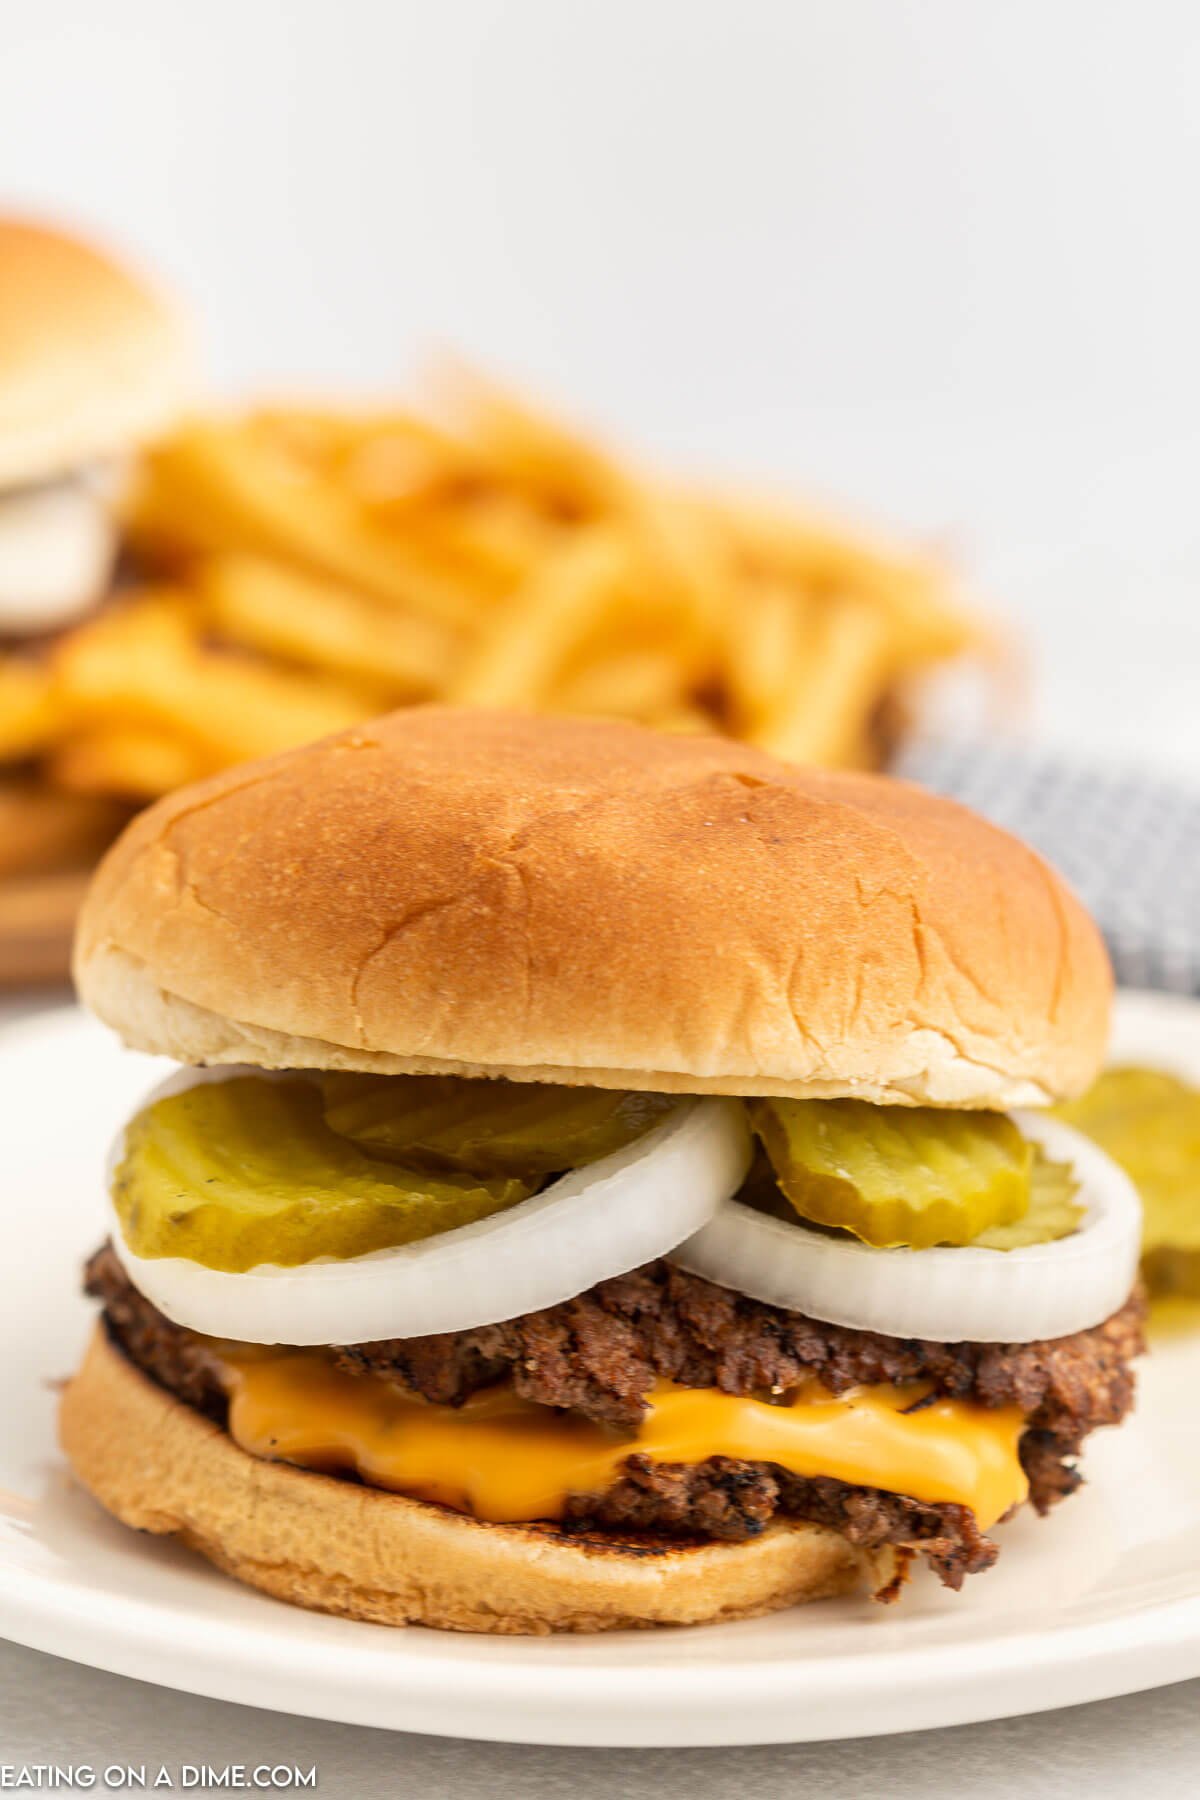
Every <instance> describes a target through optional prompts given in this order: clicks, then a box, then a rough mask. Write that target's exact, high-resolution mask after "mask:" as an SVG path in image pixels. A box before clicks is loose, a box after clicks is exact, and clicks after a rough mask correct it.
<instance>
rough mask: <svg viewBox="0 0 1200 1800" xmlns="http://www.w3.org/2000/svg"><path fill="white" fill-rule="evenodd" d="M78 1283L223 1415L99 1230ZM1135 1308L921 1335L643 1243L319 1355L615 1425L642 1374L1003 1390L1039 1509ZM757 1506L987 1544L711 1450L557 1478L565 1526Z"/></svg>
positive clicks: (127, 1338) (911, 1541)
mask: <svg viewBox="0 0 1200 1800" xmlns="http://www.w3.org/2000/svg"><path fill="white" fill-rule="evenodd" d="M86 1287H87V1291H88V1293H89V1294H92V1295H93V1296H95V1298H97V1299H98V1300H100V1301H101V1302H102V1304H103V1306H104V1311H105V1318H106V1320H107V1323H108V1327H109V1330H110V1331H111V1333H112V1334H113V1336H114V1337H115V1338H116V1340H117V1342H118V1343H119V1344H120V1345H121V1347H122V1348H123V1349H124V1350H125V1352H126V1354H127V1355H128V1356H129V1357H130V1359H131V1361H133V1362H134V1363H136V1364H137V1366H138V1367H139V1368H141V1369H142V1370H143V1371H144V1372H145V1373H146V1374H147V1375H149V1376H151V1377H152V1378H153V1379H154V1380H155V1381H157V1382H158V1383H159V1384H160V1385H161V1386H162V1387H164V1388H166V1389H168V1390H169V1391H170V1392H171V1393H173V1394H175V1395H177V1396H178V1397H179V1398H180V1399H181V1400H184V1401H186V1402H187V1403H188V1404H189V1405H191V1406H194V1407H196V1408H197V1409H198V1410H199V1411H201V1412H203V1413H205V1414H207V1415H208V1416H209V1417H210V1418H213V1419H215V1420H217V1421H218V1422H219V1423H222V1424H223V1423H224V1422H225V1416H226V1398H225V1391H224V1388H223V1387H222V1384H221V1379H220V1370H219V1365H218V1361H217V1356H216V1350H215V1346H214V1343H213V1341H212V1340H211V1339H208V1338H205V1337H202V1336H201V1335H200V1334H199V1333H197V1332H193V1331H189V1330H187V1329H186V1327H184V1326H181V1325H174V1324H172V1323H171V1322H170V1320H168V1319H166V1318H164V1317H163V1315H162V1314H161V1313H160V1312H158V1311H157V1310H156V1309H155V1307H153V1306H152V1305H151V1304H150V1302H149V1301H148V1300H146V1299H145V1298H144V1297H143V1296H142V1295H141V1294H140V1293H139V1292H138V1291H137V1289H136V1288H135V1287H133V1286H132V1284H131V1283H130V1281H129V1279H128V1277H127V1276H126V1274H125V1272H124V1270H123V1269H122V1267H121V1264H120V1262H119V1261H118V1259H117V1257H116V1255H115V1254H114V1252H113V1250H112V1248H111V1246H109V1245H105V1246H104V1247H103V1248H102V1249H101V1250H99V1251H97V1252H96V1254H95V1255H94V1256H93V1257H92V1259H91V1261H90V1262H89V1264H88V1268H87V1278H86ZM1143 1313H1144V1306H1143V1302H1142V1297H1141V1295H1140V1293H1135V1294H1133V1295H1132V1296H1131V1297H1130V1299H1129V1300H1128V1301H1127V1302H1126V1304H1125V1306H1123V1307H1122V1308H1121V1310H1120V1311H1119V1312H1117V1313H1114V1314H1113V1316H1112V1317H1111V1318H1110V1319H1107V1320H1106V1321H1105V1322H1104V1323H1103V1324H1102V1325H1098V1326H1096V1327H1095V1328H1094V1329H1093V1330H1091V1331H1081V1332H1076V1333H1075V1334H1073V1335H1072V1336H1071V1337H1065V1338H1055V1339H1050V1340H1047V1341H1045V1342H1042V1343H1036V1344H938V1343H932V1342H927V1341H924V1340H921V1339H916V1338H888V1337H882V1336H880V1335H879V1334H877V1333H875V1332H866V1331H853V1330H850V1329H849V1328H847V1327H844V1326H839V1325H826V1324H823V1323H821V1322H820V1321H818V1320H815V1319H809V1318H806V1317H804V1316H803V1315H802V1314H799V1313H790V1312H785V1311H783V1310H782V1309H781V1308H779V1307H773V1306H766V1305H763V1304H761V1303H760V1302H758V1301H756V1300H750V1299H747V1298H746V1297H745V1296H743V1295H740V1294H735V1293H733V1292H731V1291H730V1290H729V1289H727V1288H722V1287H718V1286H716V1285H715V1284H714V1283H713V1282H710V1281H705V1280H703V1279H702V1278H701V1277H700V1276H698V1275H689V1274H687V1273H685V1272H684V1271H683V1270H681V1269H677V1268H675V1267H674V1266H673V1265H672V1264H670V1263H667V1262H662V1261H659V1262H653V1263H648V1264H647V1265H646V1266H645V1267H644V1268H641V1269H635V1270H634V1271H633V1272H632V1273H631V1274H628V1275H620V1276H617V1277H615V1278H614V1279H612V1280H611V1281H603V1282H600V1283H599V1284H598V1285H597V1286H596V1287H594V1288H590V1289H589V1290H588V1291H587V1293H585V1294H581V1295H579V1296H578V1298H576V1299H574V1300H568V1301H565V1302H564V1303H563V1304H562V1305H561V1306H554V1307H550V1308H548V1309H547V1310H545V1311H544V1312H539V1313H529V1314H526V1315H524V1316H523V1317H521V1318H519V1319H512V1320H509V1321H507V1322H505V1323H503V1324H499V1325H486V1326H480V1327H477V1328H475V1329H473V1330H470V1331H458V1332H445V1333H442V1334H439V1335H438V1336H434V1337H424V1338H397V1339H392V1340H389V1341H387V1342H384V1343H371V1344H350V1345H345V1346H341V1347H339V1348H337V1349H336V1350H335V1352H334V1354H335V1356H336V1357H337V1359H338V1361H339V1362H340V1363H341V1364H342V1365H343V1367H346V1368H348V1369H351V1370H356V1371H360V1372H365V1371H369V1372H371V1373H373V1374H376V1375H380V1376H383V1377H384V1378H385V1379H387V1380H390V1381H394V1382H395V1383H397V1385H399V1386H402V1387H405V1388H408V1389H411V1390H413V1391H414V1392H416V1393H419V1394H422V1395H423V1396H424V1397H425V1398H426V1399H428V1400H432V1401H434V1402H437V1403H439V1404H442V1405H450V1406H456V1405H461V1404H462V1402H463V1401H464V1400H466V1399H467V1398H468V1396H469V1395H470V1394H472V1393H473V1392H475V1391H476V1390H477V1389H478V1388H480V1387H484V1386H487V1385H489V1384H491V1383H494V1382H497V1381H501V1380H505V1379H511V1380H512V1383H513V1385H514V1387H515V1389H516V1391H517V1392H518V1393H519V1394H521V1395H523V1396H524V1397H525V1398H526V1399H529V1400H531V1401H534V1402H535V1403H537V1404H539V1405H542V1406H549V1407H556V1408H562V1409H567V1410H570V1411H572V1412H578V1413H581V1414H583V1415H584V1416H585V1417H587V1418H590V1419H593V1420H595V1421H597V1422H599V1423H602V1424H606V1425H610V1426H614V1427H616V1428H617V1429H620V1430H625V1431H628V1432H630V1433H632V1432H634V1431H636V1429H637V1426H638V1424H639V1423H640V1421H641V1419H642V1418H643V1416H644V1414H645V1411H646V1404H647V1402H646V1396H647V1395H648V1393H649V1391H650V1389H651V1388H652V1387H653V1385H654V1383H655V1381H656V1380H658V1379H660V1378H666V1379H668V1380H671V1381H676V1382H679V1383H681V1384H682V1385H683V1386H686V1387H711V1388H718V1389H720V1390H722V1391H723V1392H725V1393H732V1394H748V1393H764V1392H765V1393H772V1394H784V1393H786V1392H787V1391H788V1390H789V1389H790V1388H793V1387H795V1386H796V1385H797V1384H798V1383H799V1382H801V1381H803V1380H804V1379H806V1378H809V1377H811V1376H814V1375H815V1376H817V1377H819V1379H820V1380H821V1381H822V1382H823V1383H824V1384H825V1386H826V1387H828V1388H829V1389H830V1390H831V1391H832V1392H834V1393H842V1392H844V1391H845V1390H846V1389H847V1388H849V1387H853V1386H856V1385H858V1384H860V1383H872V1382H916V1381H923V1382H929V1383H930V1384H931V1385H932V1389H933V1391H934V1392H935V1393H937V1394H939V1395H948V1396H953V1397H957V1398H969V1399H972V1400H974V1401H975V1402H977V1403H978V1404H981V1405H983V1406H1009V1405H1016V1406H1019V1407H1020V1408H1021V1409H1022V1411H1023V1412H1024V1413H1025V1415H1026V1417H1027V1419H1028V1426H1027V1429H1026V1431H1025V1433H1024V1435H1023V1436H1022V1439H1021V1460H1022V1463H1023V1465H1024V1468H1025V1472H1026V1474H1027V1476H1028V1477H1029V1486H1030V1499H1031V1500H1032V1502H1033V1504H1034V1505H1035V1506H1036V1507H1037V1509H1038V1511H1039V1512H1043V1513H1044V1512H1045V1511H1046V1510H1047V1509H1048V1508H1049V1507H1050V1506H1051V1505H1053V1504H1054V1502H1055V1501H1056V1500H1059V1499H1061V1498H1062V1497H1063V1496H1064V1495H1066V1494H1070V1493H1072V1492H1073V1491H1074V1490H1075V1488H1076V1487H1077V1486H1078V1485H1079V1482H1080V1479H1081V1477H1080V1476H1079V1474H1078V1473H1077V1471H1076V1470H1075V1468H1074V1458H1075V1457H1076V1455H1077V1454H1078V1452H1079V1449H1080V1446H1081V1445H1082V1443H1083V1440H1084V1438H1085V1437H1086V1436H1087V1434H1088V1433H1089V1432H1090V1431H1092V1430H1094V1429H1095V1427H1096V1426H1098V1425H1115V1424H1118V1423H1119V1422H1120V1420H1121V1419H1122V1418H1123V1417H1124V1416H1125V1414H1126V1413H1127V1412H1128V1410H1129V1408H1130V1405H1131V1404H1132V1400H1133V1387H1134V1377H1133V1372H1132V1369H1131V1368H1130V1363H1131V1361H1132V1359H1133V1358H1134V1357H1135V1356H1136V1355H1137V1354H1138V1353H1139V1352H1140V1350H1141V1349H1142V1348H1143V1344H1142V1318H1143ZM776 1517H780V1518H790V1519H803V1520H807V1521H810V1522H812V1523H815V1524H822V1525H828V1526H831V1527H832V1528H833V1529H834V1530H836V1531H838V1532H840V1533H842V1535H843V1536H845V1537H846V1538H848V1539H849V1540H850V1541H851V1542H852V1543H855V1544H858V1545H860V1546H862V1547H863V1548H869V1549H875V1548H880V1547H882V1546H884V1545H892V1546H895V1547H897V1548H899V1549H901V1550H903V1551H906V1552H908V1553H909V1554H910V1555H911V1554H912V1553H915V1552H918V1551H919V1552H920V1553H921V1554H922V1555H924V1556H925V1557H926V1558H927V1559H928V1561H929V1562H930V1564H931V1565H932V1566H933V1568H934V1569H936V1571H937V1573H938V1574H939V1575H940V1577H941V1579H942V1580H943V1581H944V1582H945V1583H946V1584H947V1586H949V1587H954V1588H958V1587H960V1586H961V1585H962V1581H963V1578H964V1576H966V1575H969V1574H974V1573H976V1572H978V1571H979V1570H981V1569H986V1568H989V1567H990V1566H991V1564H992V1563H993V1562H994V1561H995V1559H996V1555H997V1546H996V1545H995V1544H994V1543H993V1542H992V1541H991V1540H990V1539H989V1538H986V1537H984V1536H983V1535H982V1534H981V1533H980V1531H979V1529H978V1527H977V1525H976V1522H975V1518H974V1515H973V1514H972V1512H971V1511H970V1509H969V1508H967V1507H964V1506H955V1505H932V1504H927V1503H925V1502H923V1501H918V1500H912V1499H909V1498H907V1497H905V1496H903V1495H897V1494H890V1493H886V1492H884V1491H882V1490H880V1489H876V1488H866V1487H856V1486H853V1485H851V1484H849V1483H847V1482H843V1481H836V1480H833V1479H832V1478H826V1477H806V1476H798V1475H792V1474H790V1473H788V1471H787V1470H785V1469H782V1468H780V1467H778V1466H777V1465H775V1464H771V1463H755V1462H743V1461H739V1460H736V1459H734V1458H731V1457H720V1456H718V1457H710V1458H708V1460H707V1461H705V1462H702V1463H696V1464H672V1463H665V1464H663V1463H652V1462H651V1461H650V1460H649V1459H648V1458H647V1457H644V1456H639V1455H637V1454H636V1452H635V1453H633V1454H631V1455H630V1456H629V1457H628V1458H627V1460H626V1462H625V1465H624V1468H623V1472H622V1475H621V1479H620V1480H619V1481H617V1482H616V1483H615V1484H614V1485H613V1486H612V1487H610V1488H609V1489H608V1490H607V1491H606V1492H605V1493H602V1494H585V1495H575V1496H573V1497H572V1499H571V1500H570V1502H569V1504H568V1513H567V1525H568V1527H570V1526H572V1525H573V1526H576V1527H580V1528H586V1529H589V1530H593V1529H607V1530H613V1531H619V1530H625V1531H637V1532H654V1533H661V1534H666V1535H672V1536H686V1537H689V1538H695V1537H702V1538H716V1539H722V1540H726V1541H730V1542H737V1541H743V1540H745V1539H747V1538H751V1537H756V1536H757V1535H758V1534H759V1533H760V1532H762V1531H763V1530H765V1528H766V1527H767V1525H768V1524H770V1522H771V1520H772V1519H774V1518H776ZM887 1597H891V1590H889V1591H888V1595H887Z"/></svg>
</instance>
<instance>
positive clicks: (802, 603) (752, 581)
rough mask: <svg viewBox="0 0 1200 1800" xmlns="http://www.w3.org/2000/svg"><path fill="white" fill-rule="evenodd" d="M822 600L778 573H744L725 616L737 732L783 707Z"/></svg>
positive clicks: (811, 645) (810, 643) (808, 650)
mask: <svg viewBox="0 0 1200 1800" xmlns="http://www.w3.org/2000/svg"><path fill="white" fill-rule="evenodd" d="M819 616H820V602H819V601H817V600H816V599H814V597H813V596H812V594H811V593H808V592H806V591H805V590H804V589H802V588H799V587H797V586H795V584H794V583H792V582H791V581H789V580H788V579H787V578H786V577H784V576H781V575H774V574H772V575H761V576H753V577H751V576H748V577H746V578H745V580H744V584H743V588H742V600H741V605H740V606H739V607H738V609H737V612H736V615H734V616H730V617H729V619H728V621H727V630H726V645H725V657H726V662H725V669H726V681H727V685H728V691H729V699H730V705H731V712H732V723H733V727H734V730H735V732H737V733H738V735H743V734H745V733H747V732H749V733H754V732H755V731H756V730H757V729H758V728H759V727H760V726H762V725H764V724H765V723H766V722H767V721H768V720H769V719H771V718H772V717H773V716H778V715H779V714H780V713H781V712H782V711H783V710H784V709H785V708H786V706H787V703H788V695H789V692H790V690H791V688H792V686H793V684H794V683H795V682H796V681H797V680H801V679H803V670H804V668H805V665H806V663H807V662H808V660H809V658H810V657H811V656H812V654H813V651H814V649H815V647H816V645H815V640H816V634H817V630H818V620H819Z"/></svg>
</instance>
